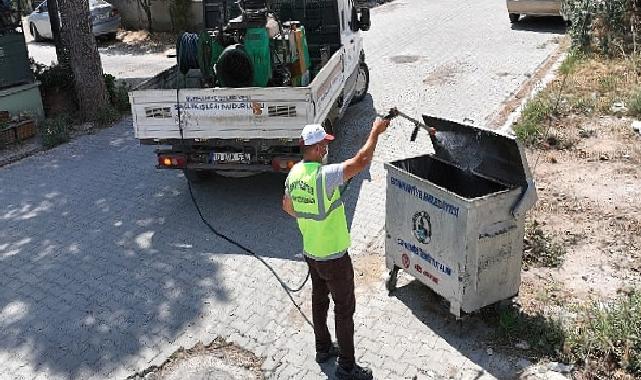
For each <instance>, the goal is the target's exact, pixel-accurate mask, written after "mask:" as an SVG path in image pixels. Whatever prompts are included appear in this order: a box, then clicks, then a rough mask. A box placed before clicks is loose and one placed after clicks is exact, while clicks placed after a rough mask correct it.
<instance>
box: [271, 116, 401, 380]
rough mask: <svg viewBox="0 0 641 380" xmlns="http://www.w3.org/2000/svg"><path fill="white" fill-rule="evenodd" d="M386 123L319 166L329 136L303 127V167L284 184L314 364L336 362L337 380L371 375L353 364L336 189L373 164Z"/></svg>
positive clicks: (349, 274) (351, 304)
mask: <svg viewBox="0 0 641 380" xmlns="http://www.w3.org/2000/svg"><path fill="white" fill-rule="evenodd" d="M388 126H389V120H387V119H381V118H378V119H376V120H375V121H374V123H373V124H372V129H371V132H370V134H369V137H368V139H367V142H366V143H365V145H363V147H362V148H361V149H360V150H359V151H358V153H357V154H356V155H355V156H354V157H353V158H350V159H348V160H347V161H345V162H342V163H337V164H331V165H322V162H323V160H324V158H325V156H326V155H327V145H328V144H329V143H330V141H332V140H334V136H332V135H329V134H327V133H326V132H325V129H324V128H323V127H322V126H321V125H317V124H314V125H307V126H305V128H303V131H302V134H301V145H302V150H303V161H301V162H299V163H297V164H296V165H294V166H293V167H292V169H291V170H290V172H289V175H288V176H287V180H286V181H285V195H284V196H283V210H284V211H285V212H287V213H288V214H289V215H291V216H293V217H295V218H296V220H297V222H298V227H299V229H300V232H301V234H302V237H303V250H304V255H305V261H306V262H307V265H308V267H309V272H310V275H311V278H312V321H313V323H314V336H315V343H316V361H317V362H318V363H324V362H327V361H328V360H330V359H331V358H332V357H335V356H338V366H337V368H336V377H337V378H338V379H341V380H343V379H354V380H368V379H372V371H371V370H370V369H369V368H367V367H362V366H359V365H357V364H356V360H355V357H354V310H355V307H356V298H355V296H354V268H353V267H352V261H351V259H350V257H349V254H348V252H347V250H348V248H349V247H350V244H351V240H350V235H349V231H348V228H347V219H346V217H345V209H344V206H343V201H342V199H341V189H340V186H342V185H343V184H345V183H346V182H347V181H349V180H350V179H351V178H353V177H354V176H355V175H357V174H358V173H360V172H361V171H362V170H363V169H365V168H366V167H367V166H368V165H369V163H370V162H371V161H372V157H373V155H374V150H375V149H376V144H377V142H378V137H379V136H380V135H381V134H382V133H383V132H385V130H386V129H387V127H388ZM330 294H331V296H332V300H333V301H334V319H335V327H336V337H337V340H338V347H337V346H336V345H334V343H332V340H331V336H330V333H329V330H328V328H327V311H328V309H329V295H330Z"/></svg>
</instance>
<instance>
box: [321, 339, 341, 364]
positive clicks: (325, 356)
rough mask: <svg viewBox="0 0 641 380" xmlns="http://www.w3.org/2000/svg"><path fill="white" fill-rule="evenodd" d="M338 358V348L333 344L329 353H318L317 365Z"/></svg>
mask: <svg viewBox="0 0 641 380" xmlns="http://www.w3.org/2000/svg"><path fill="white" fill-rule="evenodd" d="M337 356H338V347H337V346H336V344H334V343H332V345H331V346H329V350H328V351H327V352H317V353H316V363H325V362H326V361H328V360H329V359H331V358H335V357H337Z"/></svg>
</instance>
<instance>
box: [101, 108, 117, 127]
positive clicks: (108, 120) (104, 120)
mask: <svg viewBox="0 0 641 380" xmlns="http://www.w3.org/2000/svg"><path fill="white" fill-rule="evenodd" d="M119 119H120V112H118V110H116V109H115V108H114V107H111V106H108V107H105V108H103V109H100V110H98V112H97V113H96V125H97V126H98V127H103V128H104V127H109V126H111V125H112V124H113V123H115V122H116V121H118V120H119Z"/></svg>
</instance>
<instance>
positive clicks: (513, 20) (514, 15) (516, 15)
mask: <svg viewBox="0 0 641 380" xmlns="http://www.w3.org/2000/svg"><path fill="white" fill-rule="evenodd" d="M520 18H521V14H520V13H510V22H511V23H512V24H515V23H517V22H519V19H520Z"/></svg>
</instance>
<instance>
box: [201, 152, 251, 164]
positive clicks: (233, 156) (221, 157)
mask: <svg viewBox="0 0 641 380" xmlns="http://www.w3.org/2000/svg"><path fill="white" fill-rule="evenodd" d="M209 159H210V160H211V162H249V161H250V160H251V155H250V154H249V153H213V152H212V153H210V155H209Z"/></svg>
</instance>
